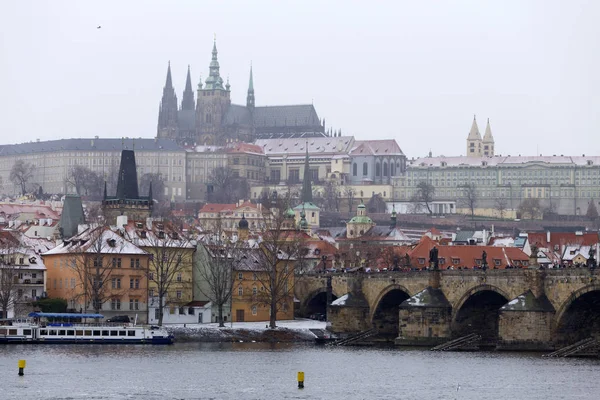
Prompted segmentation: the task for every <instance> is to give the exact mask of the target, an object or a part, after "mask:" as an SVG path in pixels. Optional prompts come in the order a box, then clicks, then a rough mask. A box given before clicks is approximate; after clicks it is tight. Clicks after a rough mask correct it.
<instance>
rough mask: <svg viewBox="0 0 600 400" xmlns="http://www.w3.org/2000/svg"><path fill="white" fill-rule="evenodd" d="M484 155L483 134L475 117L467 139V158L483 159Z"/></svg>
mask: <svg viewBox="0 0 600 400" xmlns="http://www.w3.org/2000/svg"><path fill="white" fill-rule="evenodd" d="M482 155H483V149H482V140H481V134H480V133H479V127H478V126H477V120H476V119H475V116H473V124H472V125H471V130H470V131H469V136H468V137H467V157H481V156H482Z"/></svg>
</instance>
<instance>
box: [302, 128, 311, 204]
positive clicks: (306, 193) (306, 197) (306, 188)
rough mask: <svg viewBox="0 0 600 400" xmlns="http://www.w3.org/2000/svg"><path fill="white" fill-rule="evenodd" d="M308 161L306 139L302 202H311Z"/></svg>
mask: <svg viewBox="0 0 600 400" xmlns="http://www.w3.org/2000/svg"><path fill="white" fill-rule="evenodd" d="M310 178H311V176H310V166H309V163H308V140H307V141H306V158H305V159H304V180H303V182H302V203H312V201H313V197H312V184H311V181H310Z"/></svg>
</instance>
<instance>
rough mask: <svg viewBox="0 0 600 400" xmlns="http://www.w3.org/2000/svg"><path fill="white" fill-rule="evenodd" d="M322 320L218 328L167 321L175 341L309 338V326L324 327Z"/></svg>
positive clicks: (263, 340) (287, 340)
mask: <svg viewBox="0 0 600 400" xmlns="http://www.w3.org/2000/svg"><path fill="white" fill-rule="evenodd" d="M325 324H326V323H325V322H322V321H314V320H310V319H300V320H290V321H277V328H275V329H269V328H268V327H267V325H268V322H234V323H233V324H232V323H227V324H225V327H222V328H219V325H218V324H185V325H166V326H165V328H166V329H167V330H168V331H169V333H170V334H172V335H174V336H175V340H176V341H177V342H268V343H278V342H284V343H290V342H312V341H314V340H315V335H314V334H313V333H312V332H311V331H310V329H325Z"/></svg>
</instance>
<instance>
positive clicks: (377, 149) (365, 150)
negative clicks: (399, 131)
mask: <svg viewBox="0 0 600 400" xmlns="http://www.w3.org/2000/svg"><path fill="white" fill-rule="evenodd" d="M350 155H352V156H361V155H371V156H384V155H390V156H391V155H397V156H402V155H404V153H403V152H402V150H401V149H400V146H398V143H397V142H396V140H395V139H386V140H357V141H355V142H354V147H353V148H352V150H351V151H350Z"/></svg>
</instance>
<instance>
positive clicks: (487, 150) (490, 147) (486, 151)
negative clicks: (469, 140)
mask: <svg viewBox="0 0 600 400" xmlns="http://www.w3.org/2000/svg"><path fill="white" fill-rule="evenodd" d="M483 155H484V156H488V157H493V156H494V136H492V128H491V127H490V119H489V118H488V120H487V125H486V127H485V134H484V135H483Z"/></svg>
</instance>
